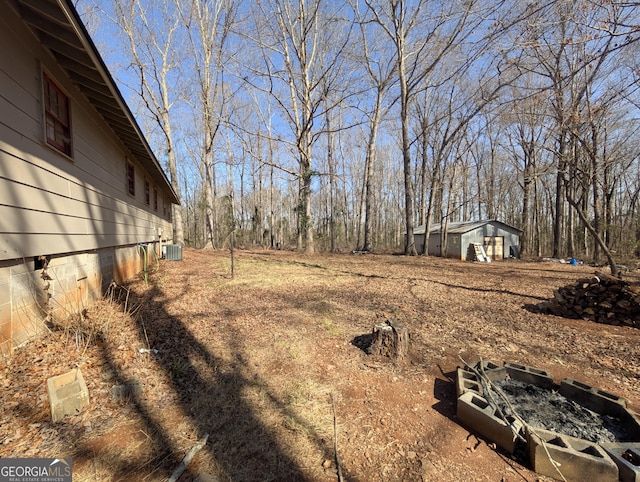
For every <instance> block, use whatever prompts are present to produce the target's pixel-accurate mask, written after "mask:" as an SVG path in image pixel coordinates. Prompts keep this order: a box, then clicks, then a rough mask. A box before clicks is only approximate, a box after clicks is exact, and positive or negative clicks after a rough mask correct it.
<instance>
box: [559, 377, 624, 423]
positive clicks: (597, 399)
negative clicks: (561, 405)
mask: <svg viewBox="0 0 640 482" xmlns="http://www.w3.org/2000/svg"><path fill="white" fill-rule="evenodd" d="M558 392H559V393H560V395H563V396H565V397H567V398H569V399H571V400H573V401H574V402H576V403H579V404H580V405H582V406H583V407H586V408H588V409H589V410H593V411H594V412H597V413H600V414H603V415H615V416H623V414H624V413H626V407H627V399H626V398H622V397H619V396H618V395H614V394H612V393H608V392H605V391H604V390H599V389H597V388H594V387H592V386H590V385H587V384H586V383H582V382H578V381H576V380H573V379H571V378H565V379H564V380H562V382H560V389H559V390H558Z"/></svg>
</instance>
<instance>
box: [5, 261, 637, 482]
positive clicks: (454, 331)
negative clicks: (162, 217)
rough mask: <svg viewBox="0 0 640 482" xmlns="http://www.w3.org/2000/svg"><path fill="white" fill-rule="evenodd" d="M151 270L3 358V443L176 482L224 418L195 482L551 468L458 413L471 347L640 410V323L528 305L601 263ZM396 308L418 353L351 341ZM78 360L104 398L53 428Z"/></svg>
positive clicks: (102, 477) (103, 469)
mask: <svg viewBox="0 0 640 482" xmlns="http://www.w3.org/2000/svg"><path fill="white" fill-rule="evenodd" d="M152 271H153V272H152V273H150V274H149V277H148V280H147V281H146V282H145V281H144V280H143V279H138V280H134V281H132V282H131V283H129V284H127V285H126V286H118V287H113V288H112V289H111V290H110V292H109V293H108V294H107V296H106V297H105V300H104V301H101V302H100V303H98V304H97V305H96V306H92V307H88V308H87V310H86V311H85V312H84V314H83V315H82V316H75V317H73V318H70V319H69V320H67V321H66V322H65V323H63V324H61V325H60V326H57V327H56V328H55V329H53V330H52V331H50V332H48V333H46V334H45V335H44V336H42V337H41V338H39V339H37V340H34V341H33V342H31V343H29V344H28V345H27V346H24V347H22V348H20V349H17V350H16V351H15V353H14V355H13V356H12V357H11V358H5V359H4V360H2V361H0V373H2V378H1V379H0V388H1V390H0V421H1V426H0V457H73V464H74V466H73V472H74V481H76V482H80V481H89V480H91V481H94V480H95V481H112V480H113V481H115V480H136V481H159V480H166V479H167V477H168V476H169V475H171V473H172V472H173V471H174V469H175V468H176V467H178V465H179V464H180V462H181V460H182V459H183V457H184V456H185V454H187V453H188V452H189V451H190V449H191V448H192V447H194V446H195V445H196V444H197V442H198V441H199V440H201V439H202V438H203V437H204V436H205V435H206V434H208V442H207V444H206V446H205V447H204V448H203V449H202V450H200V451H199V452H197V454H196V455H195V457H194V458H193V460H192V462H191V463H190V464H189V467H188V470H187V472H186V473H185V474H184V475H183V476H182V478H181V479H180V480H181V481H190V480H194V479H195V478H197V477H199V480H201V481H214V480H215V481H227V480H228V481H252V480H256V481H268V480H282V481H296V480H299V481H331V480H338V475H337V468H338V467H339V468H340V472H341V476H342V479H343V480H345V481H354V482H355V481H359V482H369V481H395V480H397V481H483V480H486V481H500V482H502V481H504V482H506V481H509V482H516V481H530V482H533V481H546V480H550V479H547V478H545V477H541V476H538V475H536V474H535V473H533V472H532V471H531V470H530V468H528V467H527V462H526V461H524V460H520V459H518V460H514V459H513V458H512V457H510V456H509V455H508V454H506V453H503V452H501V451H500V449H495V448H494V447H493V446H492V445H491V444H490V441H485V440H483V439H481V438H479V437H477V436H476V435H474V434H472V433H470V432H469V431H468V430H467V429H466V428H465V427H464V426H462V425H460V424H459V423H458V422H457V420H456V416H455V398H456V397H455V388H454V385H453V382H452V381H453V376H454V371H455V369H456V367H458V366H461V365H462V362H461V358H462V359H463V360H466V361H467V362H470V363H472V362H476V361H478V360H480V359H483V360H491V361H494V362H497V363H502V362H503V361H505V360H507V361H512V362H515V363H519V364H524V365H529V366H532V367H536V368H540V369H544V370H547V371H549V372H550V373H551V374H552V375H553V376H554V379H555V380H556V382H559V381H560V380H561V379H562V378H565V377H571V378H574V379H577V380H579V381H582V382H584V383H587V384H590V385H593V386H596V387H599V388H601V389H603V390H606V391H608V392H611V393H614V394H617V395H620V396H623V397H625V398H627V399H628V400H629V402H630V406H631V408H632V409H634V410H640V364H639V363H638V361H639V360H640V330H637V329H634V328H625V327H615V326H608V325H599V324H596V323H592V322H589V321H585V320H570V319H564V318H559V317H555V316H550V315H543V314H539V313H534V312H532V311H529V309H528V308H529V307H530V306H531V305H535V304H537V303H540V302H541V301H544V300H547V299H549V298H551V297H552V293H553V290H554V289H556V288H558V287H560V286H564V285H567V284H570V283H574V282H575V281H576V280H577V279H578V278H580V277H583V276H586V275H590V274H592V273H593V272H594V271H595V269H594V268H592V267H588V266H570V265H568V264H559V263H552V262H535V261H528V262H525V261H504V262H494V263H490V264H481V263H470V262H463V261H455V260H445V259H440V258H432V257H429V258H424V257H404V256H392V255H316V256H306V255H302V254H298V253H292V252H282V251H278V252H275V251H236V255H235V261H234V271H235V276H234V277H233V278H232V277H231V274H230V271H231V262H230V257H229V252H228V251H212V250H208V251H196V250H191V249H186V250H184V252H183V260H182V261H179V262H171V261H161V262H160V263H159V265H156V266H154V268H153V270H152ZM389 319H390V320H395V321H399V322H402V323H405V325H406V326H407V327H408V329H409V332H410V355H409V357H408V359H407V360H406V361H405V362H403V363H398V364H394V363H391V362H389V361H385V360H381V359H374V358H372V357H371V356H370V355H367V354H365V352H364V351H363V350H361V349H360V348H358V347H357V346H356V345H354V344H353V343H352V341H353V340H354V339H355V338H356V337H358V336H361V335H365V334H368V333H370V332H371V329H372V326H373V325H374V324H375V323H379V322H383V321H385V320H389ZM140 349H147V350H149V349H151V351H150V352H145V353H141V352H140ZM153 350H157V352H154V351H153ZM75 367H79V368H80V369H81V370H82V373H83V375H84V378H85V380H86V382H87V386H88V389H89V394H90V404H89V406H87V407H86V408H85V409H84V410H83V411H82V412H81V413H79V414H78V415H74V416H67V417H66V418H65V419H64V420H63V421H62V422H60V423H58V424H53V423H51V415H50V408H49V401H48V396H47V389H46V380H47V378H48V377H51V376H54V375H59V374H62V373H64V372H66V371H68V370H71V369H73V368H75ZM123 384H129V385H128V386H130V387H132V388H131V390H130V392H129V396H126V397H124V398H122V397H118V396H117V393H116V392H114V389H113V387H114V386H117V385H123ZM120 393H121V392H120ZM334 410H335V427H336V430H335V432H334ZM488 442H489V444H488ZM336 445H337V453H338V455H339V464H336V458H335V453H336V452H335V446H336Z"/></svg>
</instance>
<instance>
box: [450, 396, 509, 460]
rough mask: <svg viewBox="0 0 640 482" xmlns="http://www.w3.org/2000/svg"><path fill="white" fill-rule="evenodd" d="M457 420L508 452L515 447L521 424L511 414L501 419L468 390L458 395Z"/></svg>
mask: <svg viewBox="0 0 640 482" xmlns="http://www.w3.org/2000/svg"><path fill="white" fill-rule="evenodd" d="M456 413H457V416H458V420H460V422H462V423H463V424H464V425H466V426H467V427H469V428H470V429H472V430H473V431H474V432H477V433H478V434H480V435H481V436H482V437H484V438H486V439H487V440H490V441H492V442H495V443H496V445H498V446H499V447H502V448H503V449H504V450H506V451H507V452H509V453H513V452H514V450H515V447H516V440H517V438H518V437H517V436H518V433H519V432H520V430H521V429H522V424H521V423H520V422H519V421H518V420H516V419H514V418H513V417H511V416H508V417H507V420H506V421H505V420H502V418H500V417H499V416H498V415H497V413H496V409H495V408H494V407H493V406H491V404H490V403H489V402H488V401H487V400H486V399H484V398H482V397H481V396H479V395H478V394H476V393H474V392H472V391H469V392H466V393H463V394H462V395H460V396H459V397H458V407H457V412H456Z"/></svg>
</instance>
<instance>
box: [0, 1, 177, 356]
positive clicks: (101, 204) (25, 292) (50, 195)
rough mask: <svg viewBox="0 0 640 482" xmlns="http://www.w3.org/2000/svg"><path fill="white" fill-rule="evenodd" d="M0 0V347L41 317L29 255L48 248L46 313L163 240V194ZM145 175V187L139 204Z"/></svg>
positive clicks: (90, 292) (167, 223) (127, 269)
mask: <svg viewBox="0 0 640 482" xmlns="http://www.w3.org/2000/svg"><path fill="white" fill-rule="evenodd" d="M0 5H3V6H4V7H5V8H4V9H3V15H2V16H0V51H2V52H4V53H5V54H4V55H2V56H1V57H0V351H2V350H3V349H5V351H6V348H7V347H10V346H15V345H16V344H19V343H21V342H23V341H24V340H25V339H27V338H28V337H29V336H31V335H32V334H34V333H35V332H37V331H39V329H40V327H41V325H42V323H41V321H40V319H41V318H42V316H41V315H42V313H43V309H42V301H43V299H44V298H45V297H47V296H48V295H47V294H46V293H45V292H43V289H42V286H43V285H44V282H43V280H42V279H41V278H40V275H39V271H38V270H37V269H35V267H34V265H35V263H36V261H35V259H36V258H37V257H39V256H41V255H47V256H50V259H51V261H50V265H49V270H48V271H49V274H50V275H51V276H52V277H53V279H52V280H51V282H50V291H49V294H51V303H52V304H53V305H55V306H56V307H57V308H56V309H57V310H58V311H57V312H56V314H62V313H63V312H65V310H67V309H68V308H69V307H70V306H76V307H79V306H82V304H83V303H85V302H89V301H90V300H91V298H92V297H95V296H99V295H100V294H101V291H102V287H103V286H104V284H105V282H106V283H109V282H110V281H111V280H112V279H116V280H118V281H121V280H123V279H126V278H129V277H131V276H133V275H135V273H136V272H138V271H139V270H140V266H141V260H140V254H139V249H138V244H139V243H159V242H160V241H162V240H169V239H171V238H172V227H171V220H170V213H171V205H170V203H169V201H168V199H169V198H168V197H165V196H164V195H163V194H162V189H159V187H158V186H156V185H155V184H154V183H153V181H151V177H150V176H149V177H147V176H146V173H145V172H144V170H143V169H142V167H141V166H140V164H139V163H137V161H136V159H135V158H133V157H132V156H130V155H129V154H128V151H127V150H126V148H125V147H124V145H123V144H122V142H121V141H120V140H119V138H118V137H117V136H116V135H115V134H114V132H113V130H112V129H111V128H110V127H109V125H108V124H106V122H104V120H103V119H102V117H101V116H99V115H98V114H97V112H96V111H95V109H94V108H93V106H92V105H91V104H89V102H88V101H87V100H86V98H85V97H84V96H83V95H82V94H81V93H80V91H79V90H78V89H77V88H76V87H75V86H74V85H73V84H72V83H71V81H70V80H69V78H68V77H67V75H66V74H65V72H64V71H63V70H62V69H60V68H59V67H58V66H57V64H56V62H55V59H54V58H53V56H52V55H51V54H50V53H49V52H48V51H47V50H46V49H44V48H43V47H42V46H41V44H40V43H39V41H38V39H37V38H36V37H35V36H34V35H33V34H32V33H31V31H30V30H29V29H28V28H27V27H26V25H25V24H24V23H23V21H22V20H21V18H20V17H19V15H18V14H17V12H16V11H15V10H14V9H13V8H11V3H9V2H5V1H4V0H0ZM45 72H46V73H47V75H49V76H50V77H51V78H52V79H53V80H54V81H55V82H56V83H57V84H58V86H59V87H60V88H61V89H63V91H64V92H65V94H66V95H67V96H68V98H69V101H70V110H71V135H72V146H73V150H72V155H71V156H70V157H68V156H65V155H64V154H62V153H60V152H58V151H57V150H56V149H54V148H52V147H50V146H48V145H47V143H46V142H45V140H44V138H45V134H44V117H43V103H42V95H43V94H42V78H43V73H45ZM127 161H129V162H132V163H133V164H134V166H135V183H136V193H135V196H131V195H130V194H129V193H128V185H127V178H126V163H127ZM145 179H149V183H150V186H151V199H150V203H149V204H148V205H147V203H146V200H145V196H144V194H145V193H144V182H145ZM154 188H157V190H158V197H159V199H158V201H159V203H158V208H157V210H156V209H155V203H154V199H153V193H154Z"/></svg>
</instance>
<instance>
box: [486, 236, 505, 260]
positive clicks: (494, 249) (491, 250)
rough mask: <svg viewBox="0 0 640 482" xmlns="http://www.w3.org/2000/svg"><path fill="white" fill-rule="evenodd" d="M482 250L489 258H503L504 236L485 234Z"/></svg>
mask: <svg viewBox="0 0 640 482" xmlns="http://www.w3.org/2000/svg"><path fill="white" fill-rule="evenodd" d="M484 250H485V252H486V253H487V256H489V257H490V258H491V259H493V260H496V259H504V237H503V236H485V237H484Z"/></svg>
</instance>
